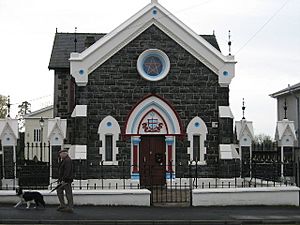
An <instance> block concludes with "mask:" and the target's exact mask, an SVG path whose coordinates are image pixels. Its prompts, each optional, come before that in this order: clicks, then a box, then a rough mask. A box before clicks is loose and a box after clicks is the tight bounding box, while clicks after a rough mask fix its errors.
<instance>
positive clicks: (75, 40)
mask: <svg viewBox="0 0 300 225" xmlns="http://www.w3.org/2000/svg"><path fill="white" fill-rule="evenodd" d="M76 34H77V27H75V34H74V35H75V38H74V45H75V52H77V38H76Z"/></svg>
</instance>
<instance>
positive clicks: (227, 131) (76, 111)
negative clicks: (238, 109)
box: [49, 0, 237, 185]
mask: <svg viewBox="0 0 300 225" xmlns="http://www.w3.org/2000/svg"><path fill="white" fill-rule="evenodd" d="M235 63H236V61H235V60H234V57H233V56H232V55H227V56H225V55H223V54H222V53H221V51H220V48H219V46H218V43H217V40H216V37H215V35H198V34H196V33H195V32H194V31H192V30H191V29H190V28H189V27H187V26H186V25H185V24H184V23H182V22H181V21H180V20H179V19H177V18H176V17H175V16H174V15H172V14H171V13H170V12H169V11H167V10H166V9H165V8H164V7H163V6H161V5H160V4H159V3H158V2H157V0H152V1H151V3H149V4H148V5H147V6H145V7H144V8H143V9H141V10H140V11H139V12H137V13H136V14H135V15H133V16H132V17H131V18H129V19H128V20H127V21H125V22H124V23H122V24H121V25H120V26H118V27H117V28H116V29H114V30H113V31H112V32H110V33H108V34H103V33H56V34H55V39H54V43H53V49H52V54H51V58H50V63H49V69H51V70H53V71H54V80H55V82H54V85H55V87H54V116H55V117H60V118H62V119H66V120H67V134H66V139H65V142H64V144H65V146H70V149H69V151H70V154H71V156H72V158H73V159H74V160H77V161H78V160H80V162H81V163H83V164H84V166H83V170H84V176H85V178H87V179H89V178H96V177H99V173H100V168H102V169H103V168H105V171H106V172H105V176H106V177H107V178H113V177H115V175H116V174H119V173H118V171H120V170H122V168H123V169H124V167H123V166H124V165H126V166H127V167H126V177H127V178H128V179H130V180H136V181H139V182H140V183H141V185H143V184H149V183H152V184H164V183H165V182H166V179H170V178H171V179H172V178H176V177H177V176H179V175H180V174H179V173H182V171H187V168H188V165H190V164H191V165H197V166H198V167H199V176H205V177H215V176H218V175H219V174H217V173H218V171H217V170H216V169H215V168H216V164H217V163H219V164H220V163H223V165H227V164H228V165H229V164H230V162H231V161H233V160H234V158H235V157H236V155H237V152H236V150H235V148H234V145H233V142H234V133H233V116H232V113H231V110H230V106H229V85H230V82H231V80H232V78H233V77H234V71H235ZM196 163H197V164H196ZM179 167H181V168H184V169H180V171H179ZM181 175H182V174H181ZM110 176H111V177H110Z"/></svg>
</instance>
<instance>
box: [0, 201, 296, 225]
mask: <svg viewBox="0 0 300 225" xmlns="http://www.w3.org/2000/svg"><path fill="white" fill-rule="evenodd" d="M0 224H54V225H56V224H65V225H68V224H84V225H89V224H99V225H129V224H130V225H150V224H151V225H159V224H167V225H171V224H172V225H177V224H178V225H179V224H180V225H196V224H208V225H211V224H218V225H220V224H300V207H293V206H223V207H221V206H219V207H179V206H173V207H167V206H164V207H153V206H151V207H125V206H77V207H75V208H74V212H73V213H66V212H64V213H63V212H58V211H56V206H47V207H46V208H45V209H34V208H31V209H26V208H25V205H23V206H21V207H19V208H17V209H15V208H13V206H12V205H0Z"/></svg>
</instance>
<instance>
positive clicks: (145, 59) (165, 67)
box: [137, 49, 170, 81]
mask: <svg viewBox="0 0 300 225" xmlns="http://www.w3.org/2000/svg"><path fill="white" fill-rule="evenodd" d="M137 69H138V72H139V74H140V75H141V76H142V77H143V78H145V79H146V80H149V81H158V80H161V79H163V78H164V77H165V76H166V75H167V74H168V73H169V70H170V60H169V58H168V56H167V55H166V54H165V53H164V52H163V51H161V50H158V49H148V50H146V51H144V52H143V53H142V54H141V55H140V56H139V58H138V61H137Z"/></svg>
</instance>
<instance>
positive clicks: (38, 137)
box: [24, 106, 53, 162]
mask: <svg viewBox="0 0 300 225" xmlns="http://www.w3.org/2000/svg"><path fill="white" fill-rule="evenodd" d="M52 118H53V106H48V107H45V108H42V109H39V110H37V111H34V112H31V113H30V114H27V115H25V116H24V119H25V138H24V143H25V146H28V144H29V146H30V151H29V150H28V151H26V150H25V159H29V160H32V159H33V158H34V157H35V156H36V157H37V158H38V159H40V158H41V151H40V147H39V146H40V144H41V143H46V145H47V143H48V138H47V135H48V134H47V132H48V119H52ZM37 146H38V147H37ZM46 150H47V149H44V150H43V151H46ZM47 157H48V154H47V153H46V152H43V153H42V161H46V162H47V161H48V158H47Z"/></svg>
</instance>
